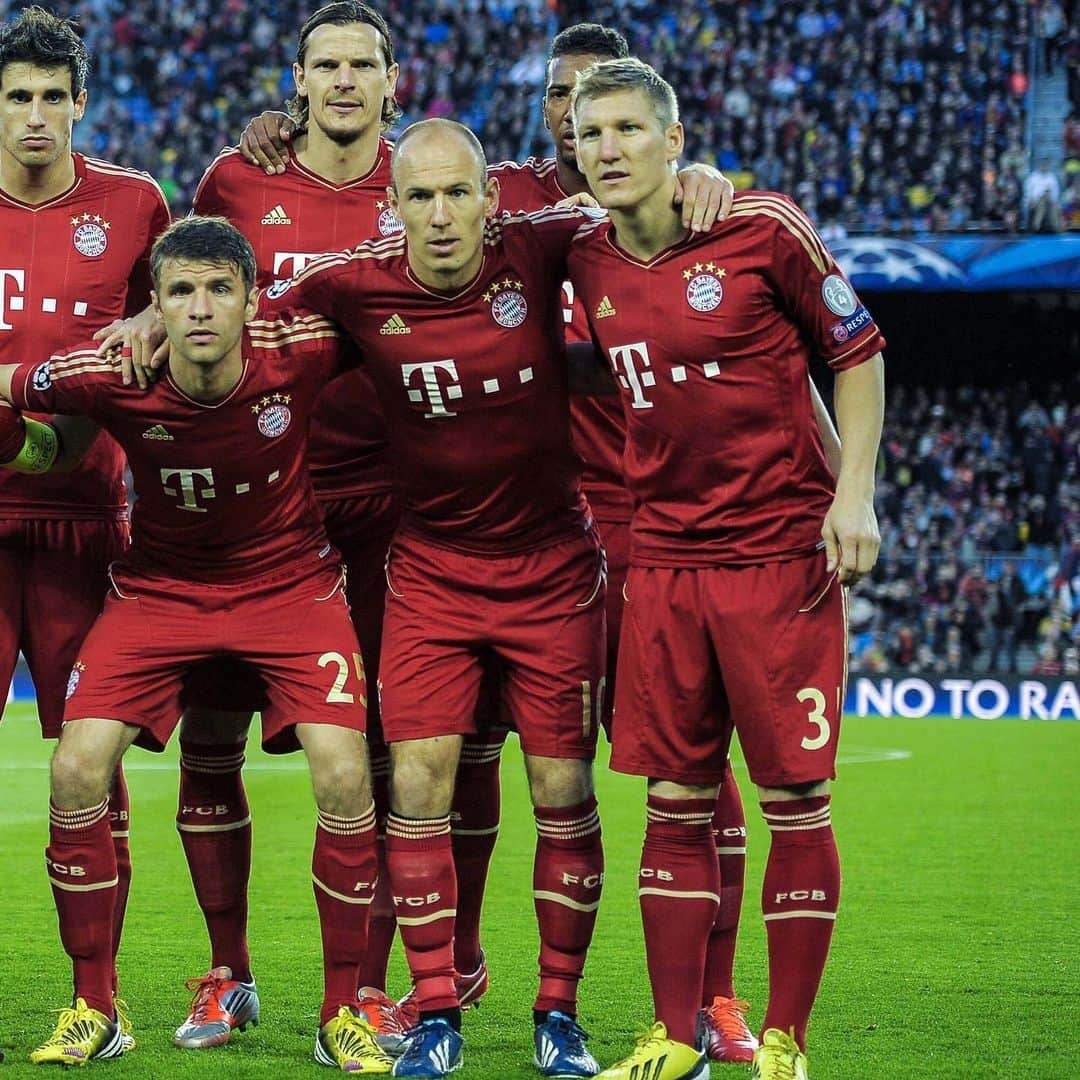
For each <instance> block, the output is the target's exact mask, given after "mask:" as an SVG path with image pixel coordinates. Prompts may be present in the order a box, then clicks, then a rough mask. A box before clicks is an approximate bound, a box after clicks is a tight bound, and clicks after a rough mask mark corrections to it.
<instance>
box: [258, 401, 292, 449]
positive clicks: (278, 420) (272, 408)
mask: <svg viewBox="0 0 1080 1080" xmlns="http://www.w3.org/2000/svg"><path fill="white" fill-rule="evenodd" d="M289 401H290V398H289V395H288V394H268V395H267V396H266V397H264V398H263V399H262V400H261V401H260V402H259V403H258V404H257V405H252V406H251V411H252V412H253V413H255V422H256V423H257V424H258V426H259V431H260V432H261V433H262V434H263V435H265V436H266V437H267V438H268V439H276V438H278V436H279V435H284V434H285V432H286V430H287V429H288V427H289V424H291V423H292V410H291V409H290V408H289Z"/></svg>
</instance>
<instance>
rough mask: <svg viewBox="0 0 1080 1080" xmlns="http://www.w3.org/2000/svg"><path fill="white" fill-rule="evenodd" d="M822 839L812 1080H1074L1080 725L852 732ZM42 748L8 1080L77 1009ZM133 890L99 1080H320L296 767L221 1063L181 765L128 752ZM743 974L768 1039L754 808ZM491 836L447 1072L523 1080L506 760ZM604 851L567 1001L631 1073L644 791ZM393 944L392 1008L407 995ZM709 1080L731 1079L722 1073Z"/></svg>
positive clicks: (5, 866) (32, 798) (622, 789)
mask: <svg viewBox="0 0 1080 1080" xmlns="http://www.w3.org/2000/svg"><path fill="white" fill-rule="evenodd" d="M845 723H846V729H845V736H844V744H843V745H844V749H843V751H842V755H841V760H842V764H841V767H840V781H839V783H838V784H837V786H836V788H835V792H834V808H835V813H834V819H835V821H836V830H837V835H838V840H839V843H840V848H841V856H842V859H843V865H844V896H843V901H842V906H841V915H840V919H839V921H838V923H837V928H836V935H835V938H834V942H833V951H832V957H831V960H830V964H829V968H828V970H827V972H826V975H825V981H824V984H823V986H822V991H821V995H820V998H819V1002H818V1007H817V1009H816V1010H815V1014H814V1020H813V1023H812V1025H811V1032H810V1038H811V1055H810V1061H811V1071H812V1076H813V1078H814V1080H863V1078H866V1080H876V1078H878V1077H881V1078H885V1077H887V1078H889V1080H905V1078H912V1080H914V1078H918V1080H929V1078H942V1080H945V1078H949V1080H982V1078H991V1077H992V1078H1002V1080H1013V1078H1017V1080H1018V1078H1020V1077H1025V1076H1072V1075H1076V1074H1078V1073H1080V1039H1078V1035H1077V1030H1078V1026H1077V1021H1078V1020H1080V1009H1078V1002H1080V975H1078V973H1077V957H1078V956H1080V930H1078V928H1077V919H1076V890H1077V886H1078V884H1080V855H1078V847H1077V844H1076V840H1075V832H1074V830H1075V822H1076V820H1077V812H1078V809H1080V805H1078V804H1080V797H1078V789H1077V783H1076V781H1077V776H1078V775H1080V773H1078V768H1077V766H1078V764H1080V725H1075V724H1070V723H1064V722H1059V723H1053V722H1045V723H1040V722H1022V721H994V722H985V721H973V720H972V721H964V720H943V719H926V720H881V719H849V720H847V721H846V722H845ZM48 753H49V748H48V746H47V745H46V744H44V743H42V742H41V740H40V739H39V737H38V733H37V724H36V721H35V720H34V714H33V710H32V709H31V708H30V707H28V706H25V705H13V706H9V707H8V709H7V712H6V716H5V723H4V725H3V729H2V730H0V791H2V792H3V795H2V797H0V882H2V884H3V891H2V901H0V904H2V906H0V912H2V915H0V918H2V920H3V925H2V928H0V961H2V962H0V1046H2V1047H3V1049H4V1051H5V1052H6V1054H7V1064H5V1065H4V1066H2V1067H0V1068H2V1069H3V1075H4V1076H11V1077H12V1078H13V1080H14V1078H15V1077H18V1076H29V1075H31V1072H32V1070H33V1066H30V1065H29V1064H27V1063H26V1060H27V1059H26V1054H27V1052H28V1051H29V1050H30V1049H31V1048H32V1047H33V1046H34V1045H36V1044H37V1043H38V1042H40V1041H41V1040H42V1039H43V1038H44V1037H45V1036H47V1035H48V1033H49V1031H50V1030H51V1027H52V1023H53V1020H54V1017H53V1014H52V1013H51V1010H53V1009H56V1008H58V1007H59V1006H61V1005H63V1004H64V1003H65V999H67V997H68V995H69V993H70V982H69V968H68V964H67V960H66V958H65V957H64V956H63V953H62V951H61V949H60V945H59V941H58V938H57V934H56V921H55V915H54V913H53V906H52V900H51V897H50V893H49V889H48V886H47V884H46V879H45V874H44V870H43V867H42V864H41V852H42V849H43V847H44V844H45V841H46V836H47V826H46V814H45V807H46V799H47V772H46V762H47V758H48ZM127 768H128V776H129V785H130V788H131V796H132V806H133V812H132V848H133V859H134V867H135V880H134V883H133V887H132V897H131V904H130V907H129V909H128V924H127V930H126V934H125V939H124V947H123V950H122V952H121V958H120V959H121V977H122V985H123V993H124V996H125V997H126V998H127V1000H128V1002H129V1004H130V1006H131V1011H132V1016H133V1020H134V1022H135V1025H136V1033H137V1036H138V1038H139V1045H138V1046H137V1048H136V1049H135V1050H134V1051H133V1052H132V1053H131V1054H129V1055H127V1056H126V1057H125V1058H123V1059H121V1060H118V1061H114V1062H100V1063H95V1064H94V1066H93V1068H94V1071H95V1073H101V1074H102V1075H103V1076H104V1075H109V1076H115V1077H117V1078H120V1077H126V1076H130V1077H159V1076H160V1077H165V1076H168V1077H170V1078H172V1077H176V1078H183V1077H204V1076H206V1075H210V1073H211V1070H213V1071H215V1072H217V1071H220V1072H221V1073H223V1074H224V1075H226V1076H236V1077H261V1076H267V1077H269V1076H280V1075H282V1074H283V1073H284V1074H286V1075H288V1076H290V1077H293V1076H295V1077H304V1076H310V1077H317V1076H326V1075H328V1072H327V1070H325V1069H320V1067H319V1066H317V1065H316V1064H314V1062H313V1061H312V1059H311V1048H312V1040H313V1036H314V1031H315V1025H316V1022H317V1009H318V1002H319V992H320V979H321V964H320V960H319V945H318V929H317V925H316V918H315V910H314V903H313V900H312V896H311V886H310V876H309V859H310V847H311V837H312V829H313V818H314V812H313V808H312V801H311V794H310V788H309V784H308V780H307V776H306V773H305V772H304V770H303V763H302V761H301V759H300V758H299V757H292V758H285V759H282V758H266V757H264V756H263V755H261V754H260V753H258V752H256V753H253V754H252V755H251V759H250V761H249V768H248V773H247V783H248V790H249V793H250V799H251V803H252V808H253V817H254V822H255V854H254V870H253V877H252V885H251V898H252V912H251V942H252V955H253V957H254V963H255V970H256V974H257V978H258V982H259V990H260V994H261V997H262V1002H263V1015H264V1021H263V1023H262V1025H261V1026H260V1027H259V1028H257V1029H249V1030H248V1031H247V1032H246V1033H244V1034H242V1035H237V1036H235V1037H234V1040H233V1042H232V1043H231V1044H230V1045H229V1046H228V1047H225V1048H223V1049H221V1050H217V1051H201V1052H182V1051H178V1050H175V1049H173V1048H172V1046H171V1043H170V1036H171V1034H172V1030H173V1028H174V1027H175V1026H176V1025H177V1024H178V1023H179V1022H180V1021H181V1020H182V1019H183V1017H184V1014H185V1012H186V1006H187V1003H188V996H187V995H186V993H185V991H184V988H183V980H184V978H185V977H186V976H190V975H195V974H201V973H202V971H203V970H204V969H205V967H206V965H207V963H208V953H207V947H206V944H205V932H204V930H203V926H202V922H201V917H200V915H199V913H198V910H197V908H196V905H195V901H194V897H193V894H192V891H191V886H190V883H189V880H188V877H187V873H186V869H185V867H184V864H183V858H182V852H181V848H180V844H179V841H178V840H177V837H176V834H175V831H174V829H173V814H174V812H175V806H176V768H175V760H174V755H173V754H171V753H169V754H166V755H164V756H155V755H150V754H146V753H144V752H142V751H138V750H133V751H132V752H131V753H130V754H129V755H128V761H127ZM737 776H738V779H739V781H740V783H741V786H742V790H743V795H744V799H745V800H746V802H747V807H748V810H749V811H750V813H749V814H748V816H749V832H750V840H749V843H750V855H749V863H748V867H747V881H748V887H747V895H746V902H745V904H744V918H743V931H742V935H741V938H740V944H739V954H738V959H737V969H736V976H737V978H736V983H737V987H738V990H739V992H740V994H741V995H742V996H744V997H746V998H747V999H749V1000H750V1001H751V1002H752V1003H753V1008H752V1013H751V1016H752V1020H753V1022H755V1023H756V1022H757V1021H759V1020H760V1018H761V1015H762V1010H763V1006H764V1002H765V997H766V981H767V980H766V967H765V951H764V932H763V929H762V923H761V918H760V914H759V907H758V900H757V895H756V894H757V892H758V889H759V887H760V881H761V873H762V864H763V861H764V857H765V853H766V850H767V846H768V837H767V834H766V832H765V830H764V827H763V826H762V824H761V822H760V818H759V816H758V815H757V814H756V813H755V812H754V810H755V806H754V802H753V790H752V787H751V785H750V784H749V782H748V780H747V777H746V773H745V771H744V770H742V769H741V768H740V769H738V770H737ZM503 784H504V820H503V831H502V834H501V837H500V840H499V846H498V850H497V852H496V855H495V862H494V865H493V870H492V879H491V884H490V887H489V891H488V899H487V907H486V911H485V931H484V938H485V945H486V949H487V953H488V957H489V962H490V968H491V972H492V989H491V991H490V993H489V994H488V996H487V997H486V998H485V1000H484V1002H483V1005H482V1007H481V1008H480V1009H478V1010H476V1011H474V1012H471V1013H469V1014H468V1015H467V1016H466V1020H465V1035H466V1066H465V1069H464V1070H463V1071H462V1072H461V1073H459V1074H457V1075H459V1076H461V1077H462V1080H469V1078H470V1077H476V1078H479V1077H498V1078H507V1080H513V1078H518V1077H521V1078H525V1077H531V1076H535V1075H536V1074H535V1073H534V1071H533V1070H532V1069H531V1068H530V1065H529V1062H530V1060H531V1055H532V1040H531V1019H530V1007H531V1003H532V994H533V993H534V990H535V974H536V963H535V956H536V949H537V940H536V930H535V923H534V919H533V914H532V901H531V895H530V881H531V863H532V848H533V832H532V820H531V814H530V813H529V810H528V800H527V793H526V789H525V785H524V780H523V775H522V768H521V764H520V760H519V756H518V753H517V750H516V747H513V746H510V747H508V750H507V753H506V756H505V759H504V762H503ZM597 786H598V789H599V797H600V806H601V813H602V815H603V819H604V834H605V841H606V848H607V880H606V884H605V894H604V903H603V905H602V907H601V911H600V916H599V920H598V924H597V931H596V939H595V943H594V945H593V949H592V952H591V955H590V960H589V966H588V977H587V979H586V981H585V982H584V984H583V987H582V995H581V1021H582V1023H583V1024H584V1026H585V1027H586V1028H587V1029H588V1030H590V1031H591V1032H592V1033H593V1039H592V1042H591V1044H590V1046H591V1048H592V1049H593V1050H594V1052H595V1053H596V1055H597V1057H598V1058H599V1059H600V1060H601V1061H602V1062H605V1063H607V1062H611V1061H612V1060H614V1059H615V1058H617V1057H621V1056H623V1054H624V1053H625V1052H626V1050H627V1049H628V1048H629V1046H630V1044H631V1040H632V1037H633V1035H634V1034H635V1032H636V1031H637V1030H640V1029H641V1028H642V1027H643V1026H644V1024H645V1023H646V1021H647V1020H648V1019H649V1018H650V1016H651V1011H650V998H649V988H648V982H647V979H646V975H645V965H644V959H643V952H642V945H641V931H640V925H639V919H638V912H637V902H636V897H635V894H634V890H635V878H636V867H637V858H638V852H639V849H640V840H641V829H642V820H643V812H642V791H641V784H640V782H638V781H635V780H633V779H631V778H627V777H620V776H616V775H615V774H612V773H610V772H608V771H607V769H606V768H605V767H602V766H601V767H599V768H598V770H597ZM405 986H406V975H405V968H404V965H403V962H402V959H401V955H400V948H399V947H396V948H395V958H394V961H393V963H392V967H391V992H392V993H393V992H398V993H400V992H403V991H404V989H405ZM712 1075H713V1077H714V1078H723V1077H732V1078H734V1077H737V1076H745V1075H746V1070H745V1069H744V1068H740V1067H736V1066H726V1067H721V1066H714V1067H713V1074H712Z"/></svg>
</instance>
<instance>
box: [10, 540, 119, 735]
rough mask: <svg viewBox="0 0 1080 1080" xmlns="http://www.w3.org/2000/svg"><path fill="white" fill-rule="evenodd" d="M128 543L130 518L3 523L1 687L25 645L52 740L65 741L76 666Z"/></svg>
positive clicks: (43, 719) (44, 731)
mask: <svg viewBox="0 0 1080 1080" xmlns="http://www.w3.org/2000/svg"><path fill="white" fill-rule="evenodd" d="M127 545H128V523H127V522H126V521H45V520H41V521H13V520H4V521H0V689H2V691H3V693H4V697H5V698H6V696H7V688H8V687H9V686H10V685H11V676H12V673H13V672H14V670H15V662H16V660H18V658H19V652H20V650H21V651H22V653H23V655H24V656H25V657H26V663H27V666H28V667H29V668H30V675H31V677H32V678H33V680H34V689H35V691H36V693H37V709H38V718H39V719H40V721H41V734H42V736H43V737H44V738H46V739H58V738H60V727H61V724H62V723H63V719H64V691H65V689H66V688H67V682H68V676H69V675H70V674H71V665H72V664H73V663H74V662H75V655H76V653H77V652H78V651H79V646H80V645H81V644H82V643H83V639H84V638H85V637H86V635H87V634H88V633H89V632H90V627H91V626H93V625H94V620H95V619H96V618H97V617H98V614H99V613H100V611H101V605H102V603H103V602H104V600H105V593H106V592H107V591H108V588H109V577H108V570H109V563H111V562H112V561H113V559H116V558H119V557H120V555H122V554H123V552H124V549H125V548H126V547H127ZM3 708H4V699H3V698H0V714H2V712H3Z"/></svg>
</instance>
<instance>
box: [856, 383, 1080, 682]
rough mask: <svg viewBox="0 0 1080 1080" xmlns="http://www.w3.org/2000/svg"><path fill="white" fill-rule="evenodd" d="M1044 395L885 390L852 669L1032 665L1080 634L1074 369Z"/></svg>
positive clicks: (1021, 388) (1078, 640)
mask: <svg viewBox="0 0 1080 1080" xmlns="http://www.w3.org/2000/svg"><path fill="white" fill-rule="evenodd" d="M1044 393H1045V396H1043V395H1034V394H1033V393H1032V391H1031V389H1030V388H1029V387H1028V386H1027V385H1025V384H1022V383H1021V384H1016V385H1013V386H1009V387H998V388H994V389H990V388H974V387H964V386H960V387H955V388H952V389H948V390H944V389H938V390H933V391H928V390H926V389H921V388H912V387H908V386H897V387H894V388H893V389H892V390H891V391H890V395H889V401H888V404H887V406H886V417H885V436H884V439H883V441H882V450H881V465H880V469H879V481H878V497H877V511H878V523H879V527H880V530H881V538H882V545H881V559H880V561H879V563H878V566H877V567H876V568H875V570H874V573H873V574H872V575H871V576H870V577H869V578H868V579H867V580H865V581H864V582H862V583H861V584H860V585H859V587H858V589H857V590H856V591H855V594H854V597H853V604H852V608H851V611H852V627H853V636H852V645H853V656H852V670H853V671H880V670H882V665H885V666H886V667H892V668H901V669H903V670H909V671H921V672H933V673H937V674H948V673H950V672H958V671H959V672H962V671H969V672H970V671H973V670H974V671H995V672H1001V673H1012V672H1029V671H1031V670H1032V665H1033V664H1034V663H1035V661H1036V659H1037V657H1038V656H1039V655H1040V654H1044V655H1043V660H1044V661H1045V662H1047V663H1049V662H1051V661H1053V660H1056V661H1058V662H1059V663H1060V662H1061V661H1062V659H1063V657H1064V656H1065V650H1066V649H1067V648H1069V647H1074V648H1075V647H1077V646H1080V404H1074V403H1077V402H1080V375H1078V376H1076V377H1075V378H1074V379H1073V380H1072V381H1071V382H1070V383H1069V384H1068V385H1062V384H1061V383H1054V384H1051V385H1049V386H1048V387H1046V388H1045V390H1044ZM856 631H857V632H856Z"/></svg>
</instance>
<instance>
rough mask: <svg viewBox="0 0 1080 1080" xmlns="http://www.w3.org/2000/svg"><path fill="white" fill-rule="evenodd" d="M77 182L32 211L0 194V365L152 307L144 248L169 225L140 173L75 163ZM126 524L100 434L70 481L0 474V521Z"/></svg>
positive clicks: (118, 483) (155, 190)
mask: <svg viewBox="0 0 1080 1080" xmlns="http://www.w3.org/2000/svg"><path fill="white" fill-rule="evenodd" d="M72 156H73V158H74V161H75V182H74V184H72V185H71V187H70V188H68V190H67V191H65V192H64V193H63V194H62V195H57V196H56V197H55V198H53V199H50V200H49V201H48V202H44V203H38V204H37V205H30V204H28V203H23V202H20V201H19V200H18V199H13V198H12V197H11V196H10V195H7V194H5V193H4V192H3V191H0V363H5V364H14V363H17V362H18V361H19V360H22V359H25V358H26V357H28V356H33V357H41V356H47V355H49V354H50V353H52V352H55V351H56V350H58V349H62V348H64V347H65V346H70V345H73V344H74V343H75V342H77V341H82V340H83V339H85V338H89V337H91V336H93V334H94V333H95V332H96V331H98V330H100V329H101V328H102V327H103V326H107V325H108V324H109V323H111V322H112V321H113V320H114V319H119V318H123V317H124V316H125V315H130V314H133V313H135V312H137V311H141V310H142V309H143V308H144V307H146V305H147V304H148V303H149V302H150V248H151V246H152V244H153V242H154V240H155V239H156V237H157V235H158V233H160V232H162V231H163V230H164V229H165V227H166V226H167V225H168V224H169V208H168V205H167V204H166V202H165V196H164V195H163V194H162V193H161V189H160V188H159V187H158V186H157V184H155V183H154V181H153V180H152V179H151V178H150V177H149V176H147V174H146V173H141V172H136V171H135V170H133V169H123V168H121V167H120V166H118V165H110V164H109V163H108V162H106V161H98V160H96V159H95V158H88V157H84V156H83V155H82V154H74V155H72ZM126 516H127V498H126V495H125V492H124V458H123V455H122V454H121V453H120V449H119V447H117V445H116V443H115V442H113V440H112V439H110V438H109V437H108V436H106V435H102V436H99V437H98V438H97V439H96V440H95V442H94V445H93V446H92V448H91V449H90V452H89V453H88V454H87V455H86V457H85V458H84V459H83V460H82V462H81V463H80V464H79V467H78V468H77V469H75V470H74V471H73V472H70V473H57V474H56V475H53V476H42V477H28V476H24V475H21V474H19V473H14V472H11V471H9V470H0V518H16V519H20V520H27V519H47V520H71V519H79V520H88V519H89V520H93V519H105V520H110V519H116V518H123V517H126Z"/></svg>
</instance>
